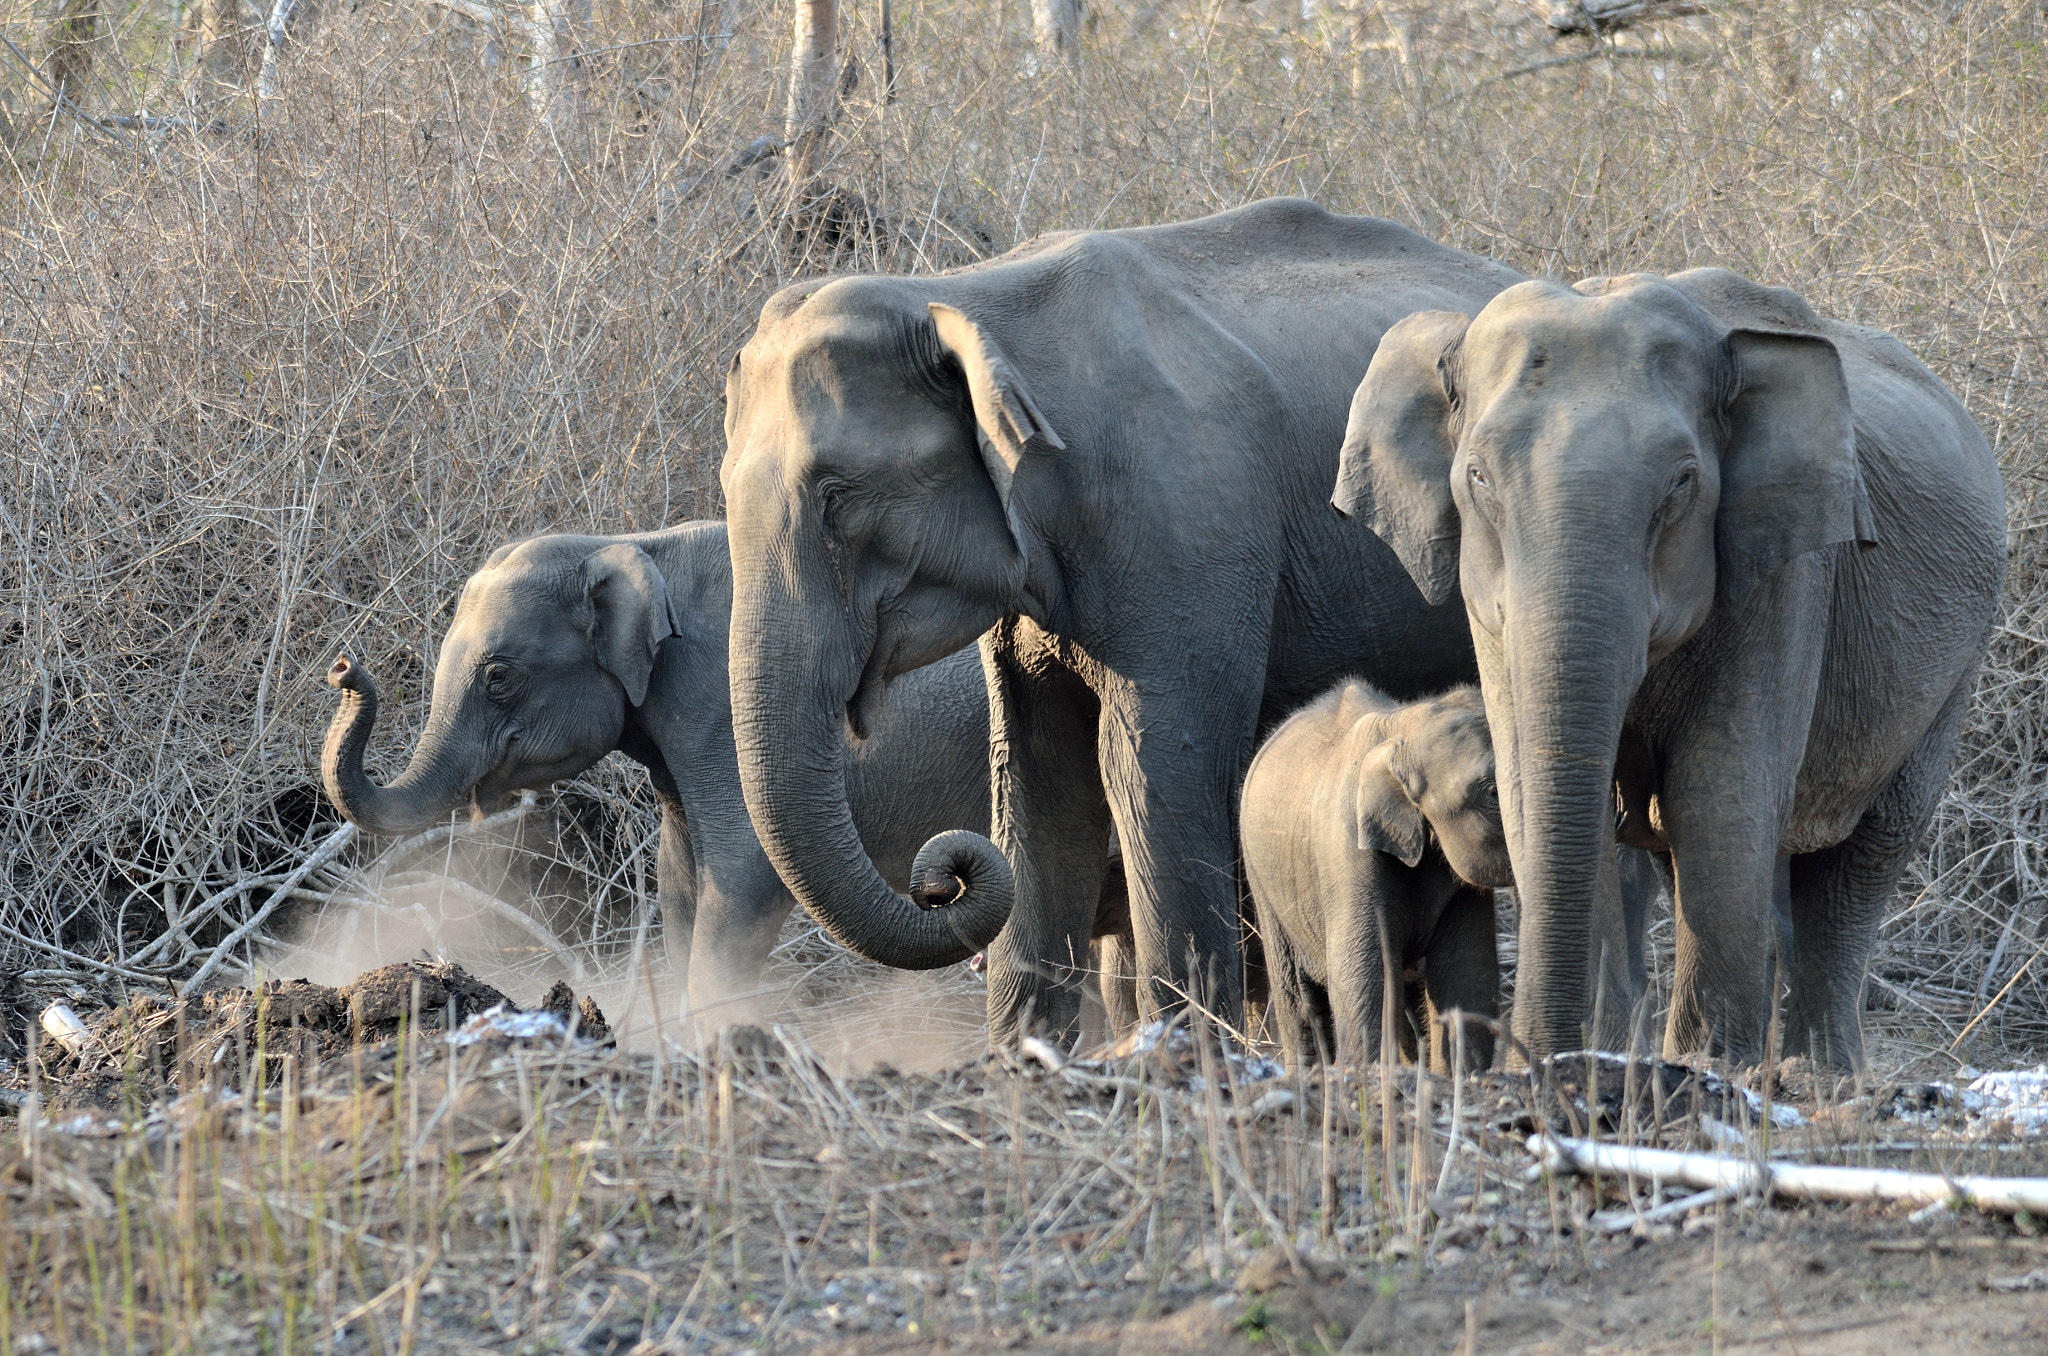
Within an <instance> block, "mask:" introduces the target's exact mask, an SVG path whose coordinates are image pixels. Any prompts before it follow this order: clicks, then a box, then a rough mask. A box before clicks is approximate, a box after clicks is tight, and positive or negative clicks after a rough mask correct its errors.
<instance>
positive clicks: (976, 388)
mask: <svg viewBox="0 0 2048 1356" xmlns="http://www.w3.org/2000/svg"><path fill="white" fill-rule="evenodd" d="M927 309H929V310H930V312H931V317H932V325H933V327H934V328H936V329H937V331H938V335H939V343H940V345H941V346H942V347H943V348H944V349H945V350H946V352H948V353H950V354H952V355H953V357H954V358H955V359H957V360H958V361H959V363H960V370H961V371H963V372H965V373H966V374H967V393H968V396H969V397H970V398H971V399H972V400H973V402H974V424H975V428H976V429H977V430H978V432H979V434H980V437H979V439H978V441H979V442H980V444H981V459H982V461H983V463H985V464H986V465H987V467H988V476H989V479H990V480H992V481H994V482H995V487H996V496H997V497H998V498H1000V499H1001V500H1002V501H1003V511H1004V512H1005V513H1006V514H1007V513H1008V512H1009V508H1010V485H1011V482H1012V481H1014V480H1015V479H1016V475H1017V467H1018V464H1019V463H1020V462H1022V461H1023V460H1024V453H1025V452H1026V450H1028V449H1029V447H1030V446H1031V443H1032V442H1033V440H1036V441H1037V442H1038V443H1039V444H1040V445H1041V446H1042V447H1048V448H1053V449H1056V450H1057V449H1063V448H1065V447H1066V443H1064V442H1062V441H1061V440H1060V435H1059V434H1057V433H1055V432H1053V428H1052V425H1051V424H1049V423H1047V422H1046V419H1045V416H1044V415H1043V414H1041V413H1040V412H1039V409H1038V403H1037V402H1036V401H1034V400H1032V398H1031V393H1030V392H1029V391H1027V390H1026V389H1025V388H1024V382H1023V379H1022V378H1020V377H1019V376H1018V375H1017V371H1016V369H1015V368H1013V367H1011V366H1010V361H1009V359H1007V358H1005V357H1004V356H1003V351H1002V349H1000V348H998V347H997V346H996V341H995V340H994V339H992V338H990V337H989V336H988V335H987V334H985V333H984V332H983V331H982V329H981V327H980V326H979V325H977V324H975V323H974V322H973V321H972V320H970V319H968V318H967V315H966V313H965V312H963V311H959V310H956V309H954V308H953V307H951V306H948V305H946V304H945V303H944V302H942V301H934V302H932V303H930V305H929V307H928V308H927Z"/></svg>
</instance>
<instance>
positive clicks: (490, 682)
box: [484, 663, 519, 701]
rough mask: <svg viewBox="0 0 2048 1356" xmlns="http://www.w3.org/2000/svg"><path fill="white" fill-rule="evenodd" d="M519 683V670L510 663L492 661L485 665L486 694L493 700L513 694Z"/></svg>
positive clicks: (500, 699)
mask: <svg viewBox="0 0 2048 1356" xmlns="http://www.w3.org/2000/svg"><path fill="white" fill-rule="evenodd" d="M518 684H519V672H518V670H516V669H514V668H513V667H512V666H511V665H510V664H505V663H490V664H486V665H484V694H485V695H486V696H488V697H489V698H491V700H493V701H503V700H504V699H505V698H507V697H509V696H511V695H512V692H513V689H514V688H516V687H517V686H518Z"/></svg>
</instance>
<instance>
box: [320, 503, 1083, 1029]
mask: <svg viewBox="0 0 2048 1356" xmlns="http://www.w3.org/2000/svg"><path fill="white" fill-rule="evenodd" d="M731 611H732V564H731V559H730V556H729V553H728V551H727V548H726V532H725V524H723V523H715V522H701V523H684V524H680V525H678V526H675V527H671V528H666V529H664V530H662V531H659V532H645V533H639V534H635V535H632V536H622V537H587V536H573V535H555V536H545V537H534V538H531V539H529V540H526V541H522V542H515V543H513V544H511V545H509V546H505V547H502V548H500V549H499V550H497V551H495V552H493V553H492V555H491V557H490V559H489V560H488V561H486V562H485V564H484V567H483V568H482V569H481V570H479V571H477V573H476V574H474V575H472V576H471V577H470V579H469V581H468V582H467V583H466V584H465V585H464V586H463V590H462V597H461V600H460V602H459V603H458V604H457V606H456V609H455V619H454V621H453V622H452V623H451V625H450V626H449V628H448V634H447V636H446V637H445V638H443V640H442V643H441V650H440V654H439V656H438V657H437V659H436V663H435V668H434V693H433V705H432V708H431V710H430V712H429V714H428V717H427V724H426V730H425V732H424V733H423V734H422V736H421V739H420V743H419V747H418V748H417V749H416V750H415V751H414V752H413V755H412V758H411V760H410V763H409V765H408V766H407V768H406V769H405V771H404V772H403V773H401V774H400V775H399V776H397V777H395V778H393V779H392V781H391V782H390V784H389V785H385V786H378V785H377V784H375V783H374V782H372V781H371V780H370V778H369V776H368V775H367V774H366V773H365V772H364V769H363V755H364V751H365V750H366V748H367V747H368V745H369V741H370V736H371V733H372V730H373V727H374V726H375V723H376V719H377V689H376V685H375V684H374V683H372V682H371V680H370V675H369V674H368V673H366V672H365V671H364V670H363V669H362V667H361V666H360V665H357V664H354V663H352V662H351V661H350V660H348V659H347V658H346V657H344V658H341V659H338V660H336V661H335V664H334V667H333V668H332V669H331V670H330V671H329V673H328V678H327V681H328V682H329V683H330V684H332V685H333V686H335V687H337V688H340V689H341V690H342V702H341V706H340V708H339V709H338V710H337V711H336V712H335V715H334V720H333V723H332V725H331V727H330V728H329V731H328V736H327V747H326V750H325V752H324V754H323V755H322V759H321V772H322V776H323V779H324V781H325V782H326V786H327V794H328V797H329V799H331V800H332V801H333V802H334V805H335V807H336V808H337V809H339V810H340V811H341V812H342V813H343V814H345V815H347V816H348V818H349V819H350V820H352V821H353V822H355V823H356V824H359V825H361V826H362V827H363V828H365V829H367V830H369V831H370V832H372V833H379V834H404V833H412V832H415V831H417V830H419V829H422V828H425V827H427V826H428V825H430V824H432V823H434V822H436V821H438V820H443V819H446V818H447V817H448V815H449V813H450V812H451V811H453V810H455V809H457V808H458V807H460V806H461V805H463V804H464V803H465V802H467V803H470V804H473V805H474V806H476V807H477V808H478V809H480V810H488V809H491V808H493V807H495V806H497V805H499V804H502V803H503V802H504V801H505V800H506V799H507V798H508V797H509V796H510V795H511V793H513V792H515V791H519V790H522V789H527V788H536V787H543V786H547V785H549V784H550V783H553V782H556V781H559V780H561V779H563V778H565V777H573V776H575V775H576V774H578V773H580V772H582V771H583V770H585V769H586V768H589V767H591V766H593V765H595V764H596V763H597V762H598V761H600V760H601V759H603V758H604V757H605V756H607V755H608V754H611V753H613V752H618V753H623V754H625V755H626V756H628V757H630V758H632V759H634V760H636V761H637V762H639V763H641V764H643V765H645V767H646V768H647V774H648V778H649V780H650V781H652V783H653V784H654V789H655V794H656V797H657V798H658V799H659V800H660V802H661V806H662V827H661V840H660V847H659V849H658V852H657V873H656V878H657V888H658V891H659V896H660V903H661V908H662V913H663V930H664V932H665V934H666V936H667V938H668V945H669V950H670V954H671V957H672V959H673V960H674V962H675V968H676V969H677V970H678V971H679V972H681V973H682V974H685V975H687V977H688V985H689V995H690V999H691V1002H692V1006H693V1007H694V1008H695V1009H696V1010H697V1011H699V1012H706V1011H708V1010H710V1009H714V1008H717V1007H719V1005H721V1004H724V1003H726V1002H727V1000H731V999H736V998H740V999H743V998H745V997H747V996H749V995H751V994H752V993H753V992H754V991H755V990H756V989H757V987H758V985H759V983H760V978H761V971H762V968H763V966H764V965H765V964H766V962H767V959H768V953H769V951H770V950H772V949H773V947H774V945H775V940H776V936H777V934H778V932H779V931H780V929H781V926H782V921H783V919H784V918H786V917H787V916H788V914H789V910H790V907H791V903H792V901H791V899H790V896H789V893H788V891H787V890H786V889H785V888H784V887H783V884H782V881H781V880H780V879H779V878H778V877H777V876H776V874H775V870H774V868H773V867H772V866H770V865H769V862H768V859H767V857H766V856H765V855H764V854H763V853H762V851H761V844H760V840H759V839H757V838H756V837H755V836H754V828H753V824H752V823H751V821H749V819H748V818H747V810H746V804H745V802H744V800H743V799H742V797H741V794H740V780H739V762H738V755H737V753H736V752H735V751H734V748H733V735H732V713H731V707H730V704H729V703H730V696H729V693H730V680H729V678H728V676H727V672H726V646H727V627H728V625H729V622H730V618H731ZM833 755H834V758H835V760H836V761H835V764H834V766H835V767H836V768H837V769H838V770H839V774H840V776H841V777H842V778H843V780H844V784H845V785H846V786H847V788H848V791H849V794H850V796H851V799H852V804H853V812H854V821H855V823H856V824H857V825H858V829H859V837H858V839H857V846H858V848H859V850H860V851H861V852H862V853H863V854H864V856H863V858H862V860H863V861H867V860H872V861H873V863H874V866H873V867H872V868H871V869H874V870H878V871H880V872H881V873H882V875H883V876H884V878H886V879H887V880H889V881H891V882H893V883H895V884H896V885H897V886H898V887H900V888H905V889H914V890H924V891H927V892H934V893H936V894H938V895H939V896H941V897H944V898H948V899H955V898H958V899H960V900H961V902H960V904H959V905H958V906H956V907H957V909H958V912H959V913H961V914H963V915H966V916H967V917H969V918H973V917H977V916H978V917H983V918H986V919H989V920H992V921H993V925H994V926H1000V925H1001V923H1002V920H1003V919H1004V918H1005V917H1006V916H1007V915H1008V913H1009V910H1010V894H1009V891H1010V879H1009V877H1010V872H1009V867H1008V864H1007V863H1005V862H1004V861H1003V859H1002V857H1001V856H1000V855H999V854H998V853H996V852H995V851H994V849H993V848H992V847H990V846H989V845H988V843H987V841H986V840H985V839H981V838H979V837H977V836H976V835H975V834H974V833H973V832H972V831H973V830H980V829H986V828H987V827H988V803H989V802H988V705H987V699H986V697H985V695H984V690H983V687H982V680H981V664H980V662H979V660H978V659H977V657H976V655H975V653H974V651H973V650H971V649H969V650H965V651H962V652H961V653H958V654H955V655H951V656H948V657H947V658H945V659H943V660H941V661H940V662H939V663H937V664H934V665H932V666H931V667H930V668H928V669H925V670H923V671H921V672H919V673H917V674H915V675H913V676H912V677H911V678H910V679H909V680H907V681H906V682H905V683H904V685H903V689H902V690H901V692H900V693H899V694H898V700H896V701H894V702H892V703H891V706H890V710H889V712H888V713H887V715H886V717H884V718H883V719H882V720H880V721H878V722H877V724H876V726H875V728H874V729H873V730H871V731H870V737H869V738H867V739H865V740H863V741H861V743H860V744H859V745H857V746H855V745H851V744H849V743H848V741H847V740H846V739H845V738H844V735H843V734H842V735H841V736H840V737H839V739H838V741H837V743H836V744H835V746H834V749H833ZM951 830H967V831H969V832H960V833H954V832H949V831H951ZM927 840H931V842H930V844H929V845H928V846H927ZM1119 902H1120V899H1119V898H1118V897H1115V895H1114V891H1113V890H1112V898H1111V899H1110V900H1109V901H1107V902H1106V907H1105V909H1104V912H1105V914H1113V913H1114V912H1115V908H1114V906H1115V905H1116V904H1117V903H1119ZM949 912H950V911H949ZM713 1015H714V1016H718V1015H721V1014H719V1013H714V1014H713ZM722 1015H735V1013H734V1010H733V1009H731V1008H730V1007H728V1008H726V1009H725V1010H724V1012H723V1014H722Z"/></svg>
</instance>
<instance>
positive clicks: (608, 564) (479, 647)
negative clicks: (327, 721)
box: [320, 537, 676, 834]
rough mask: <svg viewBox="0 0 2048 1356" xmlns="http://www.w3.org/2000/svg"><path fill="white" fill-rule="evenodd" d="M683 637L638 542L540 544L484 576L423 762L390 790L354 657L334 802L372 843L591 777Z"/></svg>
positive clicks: (440, 674)
mask: <svg viewBox="0 0 2048 1356" xmlns="http://www.w3.org/2000/svg"><path fill="white" fill-rule="evenodd" d="M675 630H676V627H675V621H674V618H673V617H672V616H671V614H670V611H669V599H668V588H667V585H666V583H665V582H664V580H663V578H662V575H661V571H660V570H659V569H657V568H656V567H655V563H654V561H653V560H652V559H651V558H649V556H648V555H647V553H646V552H644V551H642V550H641V549H640V548H639V547H638V546H635V545H632V544H631V543H628V542H614V543H611V544H606V543H604V542H602V541H598V540H595V539H592V538H588V537H539V538H535V539H533V540H531V541H527V542H521V543H519V544H517V545H515V546H508V547H505V548H503V549H501V550H499V551H498V552H496V553H495V554H493V555H492V556H491V558H490V560H489V561H488V562H487V563H486V564H485V566H484V568H483V569H482V570H481V571H479V572H478V573H477V574H475V575H474V576H472V577H471V578H470V580H469V582H468V584H466V585H465V586H464V588H463V590H462V598H461V601H460V602H459V603H458V604H457V605H456V609H455V620H454V623H453V624H452V625H451V626H450V627H449V630H448V635H447V638H446V639H445V640H443V641H442V643H441V654H440V658H439V661H438V662H437V663H436V665H435V668H434V697H433V707H432V710H431V711H430V713H429V715H428V717H427V727H426V731H425V733H424V734H423V735H422V736H421V738H420V745H419V748H418V749H417V750H416V751H415V752H414V754H413V757H412V762H411V765H410V766H408V767H407V768H406V770H405V772H404V773H403V774H401V775H400V776H399V777H398V778H396V779H395V780H394V781H392V782H391V783H390V784H389V785H388V786H378V785H376V784H374V783H373V782H371V781H370V779H369V777H368V776H367V775H365V773H364V772H363V750H364V748H365V746H367V745H368V743H369V740H370V730H371V727H372V725H373V724H374V723H375V721H376V719H377V689H376V687H375V685H374V684H373V683H372V682H371V681H370V676H369V675H368V674H367V673H365V672H363V670H362V669H361V667H359V666H358V665H356V664H354V663H353V662H351V661H350V660H349V659H348V657H347V656H345V655H344V656H343V657H341V658H339V659H336V660H335V661H334V667H333V668H331V669H330V670H328V673H327V681H328V683H329V684H331V685H332V686H334V687H337V688H340V689H341V692H342V702H341V706H340V709H339V710H337V711H336V712H335V716H334V723H333V724H332V726H330V727H329V729H328V732H327V747H326V750H325V752H324V753H323V754H322V756H321V762H320V768H321V774H322V779H323V780H324V781H325V782H326V785H327V795H328V798H329V799H331V800H332V801H333V802H334V805H335V807H336V808H337V809H339V810H340V811H341V812H342V813H343V814H344V815H347V816H348V818H349V819H350V820H351V821H353V822H354V823H356V824H359V825H361V826H362V827H363V828H364V829H367V830H368V831H370V832H371V833H381V834H405V833H412V832H415V831H417V830H419V829H421V828H424V827H426V826H427V825H429V824H432V823H434V822H435V821H437V820H440V819H444V818H446V817H447V815H448V814H449V813H450V812H451V811H452V810H454V809H455V808H456V807H457V806H459V805H461V804H462V803H463V802H464V801H469V802H471V803H472V804H473V805H474V806H475V807H476V808H477V809H478V810H479V811H482V810H488V809H490V808H493V807H494V806H495V805H497V804H499V803H501V802H502V801H503V800H504V799H505V798H506V797H508V796H509V795H510V794H511V793H513V792H515V791H518V790H521V789H524V788H529V787H541V786H546V785H548V784H549V783H550V782H554V781H558V780H560V779H561V778H564V777H573V776H575V775H576V774H577V773H579V772H582V771H583V770H585V769H586V768H589V767H591V766H592V765H593V764H595V763H596V762H597V761H598V760H599V759H601V758H603V757H604V756H605V755H606V754H607V753H610V752H611V751H612V750H613V749H615V748H617V747H618V745H619V738H620V734H621V732H622V730H623V728H624V726H625V721H626V711H627V707H628V706H629V705H631V706H638V705H639V704H640V703H641V702H642V701H644V700H645V699H646V696H647V685H648V681H649V679H650V677H651V676H652V674H653V671H654V662H655V657H656V655H657V654H658V653H659V651H660V648H661V644H662V642H663V641H664V640H665V639H667V638H668V637H669V636H670V635H672V634H674V632H675Z"/></svg>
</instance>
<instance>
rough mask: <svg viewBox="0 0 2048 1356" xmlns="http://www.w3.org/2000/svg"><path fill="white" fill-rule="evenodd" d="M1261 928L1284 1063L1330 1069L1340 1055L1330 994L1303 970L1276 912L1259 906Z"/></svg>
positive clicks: (1270, 1005) (1271, 1024)
mask: <svg viewBox="0 0 2048 1356" xmlns="http://www.w3.org/2000/svg"><path fill="white" fill-rule="evenodd" d="M1257 925H1258V931H1259V937H1260V940H1261V942H1262V943H1263V944H1264V948H1265V961H1266V979H1267V991H1266V1011H1267V1015H1268V1031H1269V1032H1270V1034H1271V1036H1272V1038H1273V1039H1274V1040H1276V1041H1277V1042H1278V1043H1279V1045H1280V1053H1281V1058H1282V1059H1283V1060H1284V1061H1285V1062H1286V1064H1287V1066H1288V1067H1289V1068H1291V1069H1299V1068H1303V1067H1306V1066H1307V1065H1310V1064H1326V1063H1328V1062H1329V1061H1330V1060H1331V1058H1332V1057H1333V1056H1334V1055H1335V1054H1336V1052H1337V1033H1336V1029H1335V1026H1334V1023H1333V1022H1332V1020H1331V1013H1330V996H1329V994H1328V992H1327V991H1326V990H1325V989H1324V988H1323V986H1322V985H1321V984H1319V983H1317V982H1316V980H1315V979H1314V977H1313V976H1311V975H1310V974H1309V972H1308V969H1307V967H1306V966H1304V965H1303V964H1302V960H1301V955H1300V953H1299V952H1298V951H1297V950H1296V949H1295V946H1294V943H1293V942H1291V941H1289V940H1288V937H1287V934H1286V932H1285V931H1283V930H1282V929H1281V927H1280V922H1279V920H1278V919H1277V918H1275V917H1274V916H1273V911H1272V910H1270V909H1268V908H1266V907H1264V906H1263V905H1260V906H1258V907H1257Z"/></svg>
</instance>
